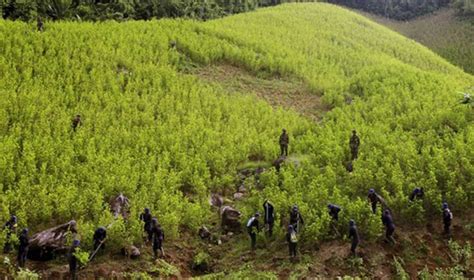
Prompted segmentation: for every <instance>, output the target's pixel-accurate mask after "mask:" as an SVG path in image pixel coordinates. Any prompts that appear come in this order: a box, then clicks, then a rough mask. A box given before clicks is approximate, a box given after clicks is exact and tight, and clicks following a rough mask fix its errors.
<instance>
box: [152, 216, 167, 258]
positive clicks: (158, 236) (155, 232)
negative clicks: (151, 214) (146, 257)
mask: <svg viewBox="0 0 474 280" xmlns="http://www.w3.org/2000/svg"><path fill="white" fill-rule="evenodd" d="M151 224H152V226H151V232H152V241H153V256H154V258H155V259H157V258H158V250H160V253H161V257H164V256H165V252H164V251H163V241H164V240H165V233H164V232H163V230H162V229H161V225H160V224H159V223H158V219H157V218H153V219H152V222H151Z"/></svg>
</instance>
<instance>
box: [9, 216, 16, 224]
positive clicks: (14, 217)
mask: <svg viewBox="0 0 474 280" xmlns="http://www.w3.org/2000/svg"><path fill="white" fill-rule="evenodd" d="M10 219H11V220H12V221H14V222H15V223H16V221H17V218H16V216H15V215H13V214H12V215H11V216H10Z"/></svg>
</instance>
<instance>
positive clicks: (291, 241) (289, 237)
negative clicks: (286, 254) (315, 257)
mask: <svg viewBox="0 0 474 280" xmlns="http://www.w3.org/2000/svg"><path fill="white" fill-rule="evenodd" d="M286 241H287V242H288V247H289V250H290V258H295V257H296V247H297V245H298V235H297V232H296V231H295V229H294V228H293V226H292V225H289V226H288V232H287V233H286Z"/></svg>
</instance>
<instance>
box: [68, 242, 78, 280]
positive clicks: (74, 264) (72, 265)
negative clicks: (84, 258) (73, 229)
mask: <svg viewBox="0 0 474 280" xmlns="http://www.w3.org/2000/svg"><path fill="white" fill-rule="evenodd" d="M80 244H81V242H80V241H79V240H74V241H73V242H72V246H71V249H70V250H69V273H70V275H71V280H76V279H77V269H78V263H79V261H78V260H77V257H76V255H75V254H74V253H76V250H77V249H78V248H79V245H80Z"/></svg>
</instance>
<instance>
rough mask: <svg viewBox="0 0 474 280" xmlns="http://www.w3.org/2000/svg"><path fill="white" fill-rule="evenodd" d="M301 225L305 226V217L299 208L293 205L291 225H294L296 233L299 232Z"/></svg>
mask: <svg viewBox="0 0 474 280" xmlns="http://www.w3.org/2000/svg"><path fill="white" fill-rule="evenodd" d="M300 224H302V225H304V221H303V217H302V216H301V214H300V211H299V210H298V206H296V205H293V208H291V212H290V225H293V228H294V229H295V231H296V232H298V231H299V230H300V227H299V225H300Z"/></svg>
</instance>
